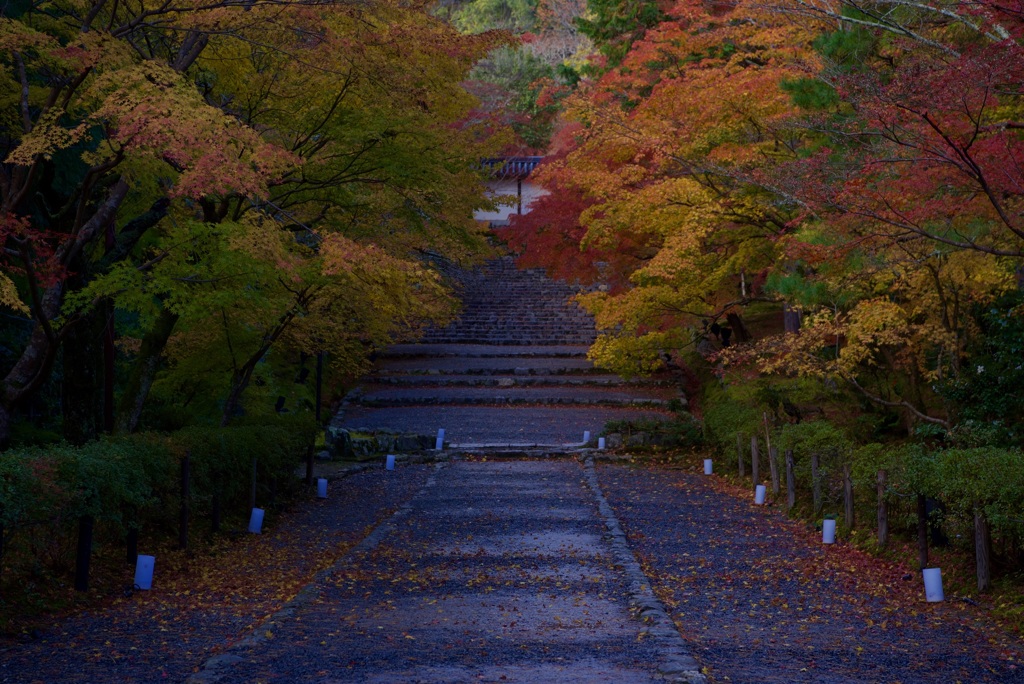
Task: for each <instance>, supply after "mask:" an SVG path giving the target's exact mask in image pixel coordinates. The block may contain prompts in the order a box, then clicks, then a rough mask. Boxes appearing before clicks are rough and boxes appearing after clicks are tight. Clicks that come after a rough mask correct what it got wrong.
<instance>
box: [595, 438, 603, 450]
mask: <svg viewBox="0 0 1024 684" xmlns="http://www.w3.org/2000/svg"><path fill="white" fill-rule="evenodd" d="M597 448H598V449H604V437H598V438H597Z"/></svg>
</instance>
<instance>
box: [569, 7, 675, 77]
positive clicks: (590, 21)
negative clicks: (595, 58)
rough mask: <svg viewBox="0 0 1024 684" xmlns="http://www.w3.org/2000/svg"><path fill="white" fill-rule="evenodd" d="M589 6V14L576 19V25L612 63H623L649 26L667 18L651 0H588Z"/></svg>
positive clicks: (611, 64) (609, 62)
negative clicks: (587, 16) (586, 16)
mask: <svg viewBox="0 0 1024 684" xmlns="http://www.w3.org/2000/svg"><path fill="white" fill-rule="evenodd" d="M587 7H588V8H589V10H590V15H589V18H580V19H577V20H576V25H577V26H578V27H579V29H580V32H581V33H583V34H584V35H585V36H587V37H588V38H590V39H591V40H593V41H594V45H595V46H596V47H597V48H598V50H600V52H601V54H603V55H605V56H606V57H607V58H608V64H609V65H610V66H615V65H617V64H618V63H620V62H621V61H622V59H623V58H624V57H625V56H626V53H628V52H629V49H630V48H631V47H632V46H633V43H634V42H636V41H637V40H638V39H639V38H640V37H641V36H643V34H644V32H645V31H646V30H647V29H649V28H651V27H652V26H656V25H658V23H660V22H661V21H663V20H664V19H665V18H666V17H665V15H664V13H663V12H662V11H661V8H660V7H659V6H658V3H656V2H653V1H652V0H589V1H588V2H587Z"/></svg>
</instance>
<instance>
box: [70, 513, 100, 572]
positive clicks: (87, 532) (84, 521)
mask: <svg viewBox="0 0 1024 684" xmlns="http://www.w3.org/2000/svg"><path fill="white" fill-rule="evenodd" d="M95 522H96V521H95V519H94V518H93V517H92V516H91V515H83V516H82V517H81V518H79V519H78V549H77V551H76V553H75V590H76V591H89V566H90V564H91V563H92V529H93V525H94V524H95Z"/></svg>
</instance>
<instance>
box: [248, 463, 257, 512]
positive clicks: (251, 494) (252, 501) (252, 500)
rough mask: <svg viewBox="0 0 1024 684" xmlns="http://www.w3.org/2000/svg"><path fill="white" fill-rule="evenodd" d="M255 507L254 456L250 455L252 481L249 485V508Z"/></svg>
mask: <svg viewBox="0 0 1024 684" xmlns="http://www.w3.org/2000/svg"><path fill="white" fill-rule="evenodd" d="M254 508H256V457H255V456H253V457H252V483H251V486H250V487H249V510H250V511H251V510H252V509H254Z"/></svg>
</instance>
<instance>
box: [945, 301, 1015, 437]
mask: <svg viewBox="0 0 1024 684" xmlns="http://www.w3.org/2000/svg"><path fill="white" fill-rule="evenodd" d="M974 321H975V322H976V324H977V326H978V327H979V328H980V330H981V332H982V334H981V335H979V336H977V337H976V339H975V343H974V344H973V345H972V347H971V349H970V350H969V353H970V361H969V362H968V363H966V364H964V366H963V367H962V368H961V370H960V373H959V374H958V375H956V376H954V377H951V378H946V379H944V380H941V381H939V382H937V383H936V385H935V389H936V391H937V392H938V393H939V395H940V396H942V397H943V398H944V399H945V400H946V401H947V402H949V403H950V404H951V405H952V408H953V411H952V413H953V415H955V416H956V417H957V419H958V425H956V426H955V427H954V430H953V437H954V441H956V442H957V443H958V444H960V445H963V446H981V445H983V444H991V445H996V446H1008V445H1010V444H1015V443H1019V438H1020V427H1019V426H1020V424H1021V423H1022V422H1024V361H1022V359H1024V294H1022V293H1021V292H1013V293H1010V294H1008V295H1006V296H1004V297H1002V298H1000V299H998V300H996V301H994V302H992V303H991V304H990V305H988V306H983V307H979V308H978V309H977V310H976V311H975V312H974Z"/></svg>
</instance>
